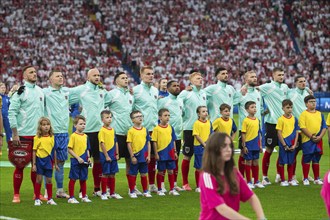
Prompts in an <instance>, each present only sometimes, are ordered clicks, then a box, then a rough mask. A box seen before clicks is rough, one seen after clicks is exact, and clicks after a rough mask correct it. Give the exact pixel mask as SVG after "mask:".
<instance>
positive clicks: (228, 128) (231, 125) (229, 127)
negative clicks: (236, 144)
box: [212, 103, 237, 140]
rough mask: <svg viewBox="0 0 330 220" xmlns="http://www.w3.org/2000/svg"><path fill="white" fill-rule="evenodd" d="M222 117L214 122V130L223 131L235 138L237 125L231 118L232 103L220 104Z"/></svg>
mask: <svg viewBox="0 0 330 220" xmlns="http://www.w3.org/2000/svg"><path fill="white" fill-rule="evenodd" d="M219 109H220V114H221V117H220V118H217V119H215V120H214V122H213V123H212V127H213V130H214V131H215V132H223V133H226V134H228V135H229V136H231V139H232V140H234V139H235V135H236V131H237V126H236V124H235V121H234V120H233V119H231V118H230V110H231V107H230V105H228V104H226V103H223V104H221V105H220V108H219Z"/></svg>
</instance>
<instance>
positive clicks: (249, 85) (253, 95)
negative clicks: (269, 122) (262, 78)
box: [235, 70, 263, 176]
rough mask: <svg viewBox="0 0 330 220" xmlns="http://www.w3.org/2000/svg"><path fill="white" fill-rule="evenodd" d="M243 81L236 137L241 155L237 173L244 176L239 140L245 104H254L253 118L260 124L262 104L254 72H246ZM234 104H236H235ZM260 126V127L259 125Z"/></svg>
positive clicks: (245, 113) (244, 115)
mask: <svg viewBox="0 0 330 220" xmlns="http://www.w3.org/2000/svg"><path fill="white" fill-rule="evenodd" d="M244 80H245V85H244V87H245V88H246V94H245V95H242V93H239V95H238V99H237V101H238V102H237V105H238V116H239V118H238V130H239V137H238V141H239V144H238V147H239V149H241V155H240V157H239V159H238V168H239V171H240V172H241V173H242V175H243V176H244V170H245V160H244V157H243V156H244V155H243V152H242V149H243V148H242V140H241V130H242V123H243V120H244V118H246V117H247V116H248V113H247V111H246V109H245V104H246V103H247V102H249V101H253V102H255V103H256V108H257V112H256V114H255V117H256V118H258V119H259V121H260V122H261V112H262V111H263V102H262V98H261V95H260V92H259V91H258V90H257V89H256V86H257V84H258V82H257V74H256V72H255V71H253V70H252V71H247V72H246V73H245V74H244ZM235 104H236V103H235ZM260 126H261V125H260Z"/></svg>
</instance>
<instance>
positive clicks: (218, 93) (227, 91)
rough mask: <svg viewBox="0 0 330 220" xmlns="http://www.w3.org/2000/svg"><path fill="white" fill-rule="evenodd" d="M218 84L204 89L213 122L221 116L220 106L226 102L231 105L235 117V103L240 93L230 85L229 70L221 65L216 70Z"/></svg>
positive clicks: (231, 113)
mask: <svg viewBox="0 0 330 220" xmlns="http://www.w3.org/2000/svg"><path fill="white" fill-rule="evenodd" d="M215 77H216V79H217V81H218V83H217V84H214V85H210V86H208V87H206V88H205V89H204V91H205V93H206V97H207V108H208V110H209V113H210V117H211V122H213V121H214V120H215V119H217V118H219V117H220V116H221V115H220V111H219V107H220V105H221V104H223V103H226V104H228V105H230V106H231V112H230V117H233V103H234V102H236V101H234V100H235V99H236V98H238V93H237V92H236V90H235V89H234V87H232V86H231V85H228V84H227V83H228V71H227V70H226V68H224V67H220V68H218V69H217V70H216V72H215Z"/></svg>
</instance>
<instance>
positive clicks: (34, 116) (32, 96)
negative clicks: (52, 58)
mask: <svg viewBox="0 0 330 220" xmlns="http://www.w3.org/2000/svg"><path fill="white" fill-rule="evenodd" d="M23 79H24V85H23V86H21V87H20V88H19V89H18V90H17V92H16V93H14V94H13V96H12V97H11V99H10V106H9V111H8V117H9V123H10V128H11V129H12V132H13V145H14V146H19V145H20V144H21V142H20V141H26V142H29V143H30V144H31V146H33V138H34V136H35V135H36V132H37V125H38V123H37V122H38V120H39V118H41V117H42V116H44V112H45V108H44V94H43V92H42V89H41V88H40V87H39V86H37V85H36V82H37V79H38V78H37V71H36V69H35V68H34V67H33V66H26V67H24V68H23ZM23 170H24V168H18V167H16V168H15V171H14V174H13V181H14V184H13V186H14V198H13V203H20V202H21V200H20V194H19V191H20V188H21V184H22V181H23ZM36 177H37V175H36V172H31V180H32V184H33V187H34V186H35V182H36Z"/></svg>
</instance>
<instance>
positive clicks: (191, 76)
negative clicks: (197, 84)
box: [189, 72, 202, 81]
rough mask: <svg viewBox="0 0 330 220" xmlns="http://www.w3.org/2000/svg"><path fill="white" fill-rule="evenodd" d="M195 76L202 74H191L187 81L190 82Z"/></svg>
mask: <svg viewBox="0 0 330 220" xmlns="http://www.w3.org/2000/svg"><path fill="white" fill-rule="evenodd" d="M196 76H202V74H201V73H200V72H193V73H191V74H190V75H189V81H191V80H192V79H193V78H195V77H196Z"/></svg>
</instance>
